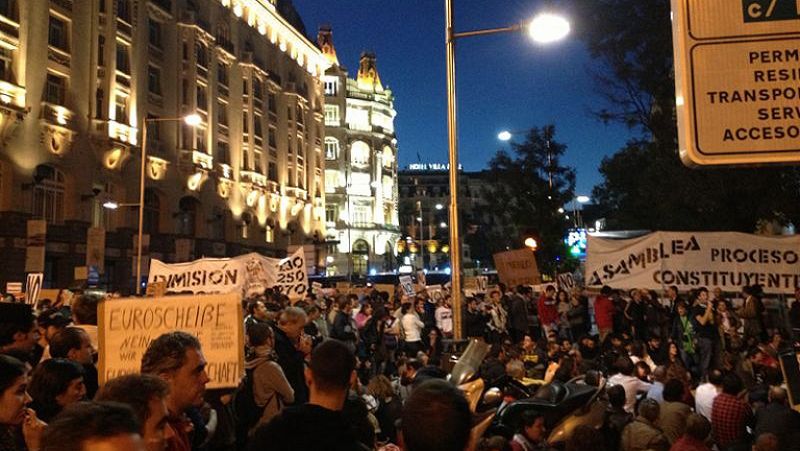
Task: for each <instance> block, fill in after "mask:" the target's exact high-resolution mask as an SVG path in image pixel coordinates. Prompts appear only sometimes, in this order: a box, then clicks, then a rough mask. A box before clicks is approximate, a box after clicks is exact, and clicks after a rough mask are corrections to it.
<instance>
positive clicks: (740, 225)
mask: <svg viewBox="0 0 800 451" xmlns="http://www.w3.org/2000/svg"><path fill="white" fill-rule="evenodd" d="M576 3H577V5H576V9H577V11H578V15H579V17H581V18H582V20H581V21H582V26H581V27H580V30H581V32H580V37H581V39H583V40H584V41H585V42H586V44H587V46H588V48H589V52H590V54H591V56H592V57H593V58H594V59H595V61H596V62H598V63H599V67H600V68H599V70H598V71H597V73H596V81H597V84H598V86H599V88H600V91H601V92H602V93H603V95H604V97H605V99H606V103H605V105H604V106H603V107H602V108H600V109H599V110H598V111H596V114H597V116H598V117H599V118H600V119H601V120H603V121H615V122H620V123H623V124H625V125H627V126H628V127H630V128H631V129H632V130H635V131H637V132H639V138H637V139H634V140H632V141H630V142H629V143H628V144H627V145H626V146H625V147H623V148H622V149H620V150H619V151H618V152H617V153H616V154H614V155H612V156H611V157H607V158H605V159H604V160H603V162H602V164H601V166H600V172H601V174H602V176H603V178H604V181H603V182H602V183H601V184H600V185H598V186H596V187H595V189H594V191H593V197H594V199H595V200H596V201H597V202H598V203H599V204H600V206H601V208H602V209H603V210H604V211H605V212H606V214H607V217H606V219H607V223H608V225H609V227H610V228H615V229H642V228H643V229H652V230H736V231H743V232H752V231H754V230H755V228H756V225H757V224H758V223H759V222H760V221H763V220H768V221H778V222H782V223H786V222H795V223H797V221H798V219H800V172H798V170H797V168H792V167H787V166H783V167H778V166H772V167H760V168H743V167H737V168H708V167H706V168H698V169H690V168H687V167H685V166H684V165H683V164H682V163H681V162H680V159H679V157H678V150H677V127H676V120H675V109H674V105H675V84H674V79H673V55H672V35H671V23H670V5H669V2H666V1H664V0H592V1H579V2H576Z"/></svg>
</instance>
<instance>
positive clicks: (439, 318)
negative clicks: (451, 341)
mask: <svg viewBox="0 0 800 451" xmlns="http://www.w3.org/2000/svg"><path fill="white" fill-rule="evenodd" d="M434 316H435V317H436V327H438V328H439V330H441V331H442V333H443V334H444V336H445V337H451V336H452V335H453V310H452V309H451V308H450V298H449V297H447V298H445V299H444V301H442V303H441V304H439V306H438V307H436V312H435V313H434Z"/></svg>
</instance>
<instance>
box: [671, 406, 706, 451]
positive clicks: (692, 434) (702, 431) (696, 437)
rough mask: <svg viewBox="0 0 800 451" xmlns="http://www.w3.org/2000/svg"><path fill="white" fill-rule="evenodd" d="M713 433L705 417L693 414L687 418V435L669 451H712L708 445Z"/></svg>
mask: <svg viewBox="0 0 800 451" xmlns="http://www.w3.org/2000/svg"><path fill="white" fill-rule="evenodd" d="M710 433H711V423H709V421H708V418H706V417H704V416H703V415H700V414H696V413H692V414H689V416H688V417H687V418H686V433H685V434H683V436H682V437H681V438H679V439H678V441H676V442H675V443H674V444H673V445H672V447H671V448H670V449H669V451H711V449H710V448H709V447H708V445H706V441H707V440H708V435H709V434H710Z"/></svg>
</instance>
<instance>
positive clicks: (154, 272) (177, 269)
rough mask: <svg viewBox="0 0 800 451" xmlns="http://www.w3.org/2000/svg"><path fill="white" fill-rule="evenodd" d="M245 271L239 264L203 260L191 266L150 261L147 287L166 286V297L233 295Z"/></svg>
mask: <svg viewBox="0 0 800 451" xmlns="http://www.w3.org/2000/svg"><path fill="white" fill-rule="evenodd" d="M244 278H245V270H244V267H243V264H242V261H240V260H234V259H230V258H201V259H200V260H195V261H193V262H189V263H175V264H167V263H164V262H162V261H160V260H156V259H152V260H151V261H150V274H149V277H148V283H154V282H161V281H163V282H166V284H167V286H166V290H167V293H179V292H182V291H191V292H192V293H230V292H232V291H235V290H240V289H241V288H242V285H243V283H244Z"/></svg>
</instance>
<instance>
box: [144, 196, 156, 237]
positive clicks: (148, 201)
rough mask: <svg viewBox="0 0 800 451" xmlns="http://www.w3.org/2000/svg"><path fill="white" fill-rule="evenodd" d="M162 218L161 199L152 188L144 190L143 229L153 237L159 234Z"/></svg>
mask: <svg viewBox="0 0 800 451" xmlns="http://www.w3.org/2000/svg"><path fill="white" fill-rule="evenodd" d="M160 218H161V199H160V198H159V197H158V193H156V192H155V190H154V189H152V188H147V189H145V190H144V216H143V217H142V229H144V233H149V234H151V235H153V234H155V233H158V224H159V220H160Z"/></svg>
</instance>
